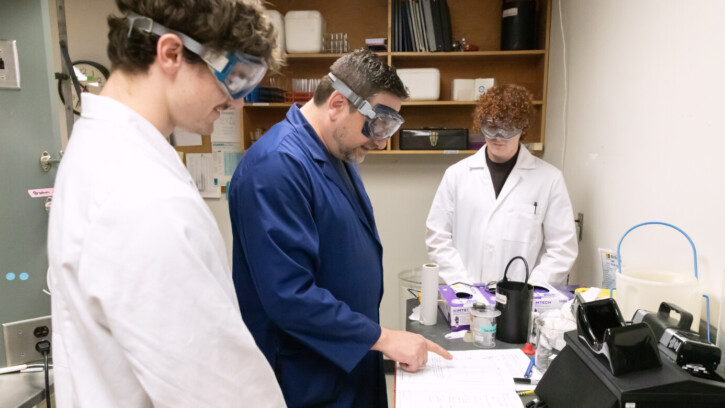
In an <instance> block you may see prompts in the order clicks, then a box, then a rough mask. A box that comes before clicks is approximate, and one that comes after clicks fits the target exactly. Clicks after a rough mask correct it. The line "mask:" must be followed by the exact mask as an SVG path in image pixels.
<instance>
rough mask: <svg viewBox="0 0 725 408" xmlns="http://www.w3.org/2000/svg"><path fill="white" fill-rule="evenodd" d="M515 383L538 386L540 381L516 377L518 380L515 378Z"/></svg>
mask: <svg viewBox="0 0 725 408" xmlns="http://www.w3.org/2000/svg"><path fill="white" fill-rule="evenodd" d="M514 383H516V384H531V385H537V384H538V383H539V380H532V379H531V378H521V377H516V378H514Z"/></svg>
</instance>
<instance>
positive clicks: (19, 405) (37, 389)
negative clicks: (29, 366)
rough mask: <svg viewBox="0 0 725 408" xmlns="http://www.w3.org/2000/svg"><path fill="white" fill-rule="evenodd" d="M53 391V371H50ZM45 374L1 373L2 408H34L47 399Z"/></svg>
mask: <svg viewBox="0 0 725 408" xmlns="http://www.w3.org/2000/svg"><path fill="white" fill-rule="evenodd" d="M49 379H50V392H51V394H52V393H53V371H52V370H51V371H50V376H49ZM44 392H45V375H44V374H43V372H42V371H38V372H33V373H19V372H15V373H8V374H0V408H32V407H34V406H36V405H38V404H40V403H41V402H43V401H45V395H44Z"/></svg>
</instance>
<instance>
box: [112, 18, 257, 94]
mask: <svg viewBox="0 0 725 408" xmlns="http://www.w3.org/2000/svg"><path fill="white" fill-rule="evenodd" d="M126 18H127V19H128V22H129V23H128V25H129V27H128V35H129V36H131V30H133V29H134V28H136V29H137V30H140V31H144V32H151V33H154V34H156V35H158V36H162V35H164V34H175V35H177V36H178V37H179V38H180V39H181V42H182V43H183V44H184V47H186V49H188V50H189V51H191V52H193V53H194V54H197V55H198V56H199V57H201V59H202V60H204V62H206V64H207V65H208V66H209V69H210V70H211V71H212V73H213V74H214V76H215V77H216V79H218V80H219V82H220V83H221V85H223V86H222V89H223V90H224V91H225V92H227V93H228V94H229V96H230V97H231V98H232V99H235V100H238V99H242V98H244V97H245V96H247V95H248V94H249V93H250V92H252V91H253V90H254V88H255V87H256V86H257V85H258V84H259V83H260V82H261V81H262V78H264V74H265V73H266V72H267V64H266V63H265V62H264V60H263V59H261V58H259V57H256V56H254V55H249V54H242V53H239V52H228V53H226V54H224V53H219V52H216V51H213V50H211V49H209V48H208V47H205V46H203V45H201V44H200V43H199V42H198V41H196V40H194V39H193V38H191V37H189V36H188V35H186V34H184V33H181V32H179V31H176V30H172V29H170V28H166V27H164V26H163V25H161V24H159V23H157V22H155V21H154V20H152V19H151V18H149V17H145V16H140V15H138V14H136V13H133V12H127V13H126Z"/></svg>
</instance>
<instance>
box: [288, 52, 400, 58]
mask: <svg viewBox="0 0 725 408" xmlns="http://www.w3.org/2000/svg"><path fill="white" fill-rule="evenodd" d="M351 51H352V50H351ZM376 54H378V56H380V57H387V56H388V54H389V53H388V52H377V53H376ZM343 55H345V54H333V53H295V54H286V55H285V58H287V60H308V59H321V60H326V59H329V60H336V59H338V58H340V57H342V56H343Z"/></svg>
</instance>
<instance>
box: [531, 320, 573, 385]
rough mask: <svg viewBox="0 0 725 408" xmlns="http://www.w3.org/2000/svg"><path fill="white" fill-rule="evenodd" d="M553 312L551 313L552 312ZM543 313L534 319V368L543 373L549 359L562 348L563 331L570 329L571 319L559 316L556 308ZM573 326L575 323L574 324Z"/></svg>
mask: <svg viewBox="0 0 725 408" xmlns="http://www.w3.org/2000/svg"><path fill="white" fill-rule="evenodd" d="M552 312H553V313H552ZM552 312H547V313H543V314H541V315H540V316H538V317H537V318H536V319H535V320H534V324H535V325H536V355H535V365H536V368H537V369H538V370H539V371H540V372H541V373H543V372H544V371H546V369H547V368H549V364H551V360H553V359H554V357H556V355H557V354H558V353H559V351H561V349H563V348H564V346H565V345H566V342H565V341H564V333H565V332H566V331H567V330H570V329H571V327H570V325H571V324H574V323H573V322H571V321H567V320H566V319H564V318H563V317H561V316H560V314H559V311H558V310H554V311H552ZM574 328H576V325H575V324H574Z"/></svg>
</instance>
